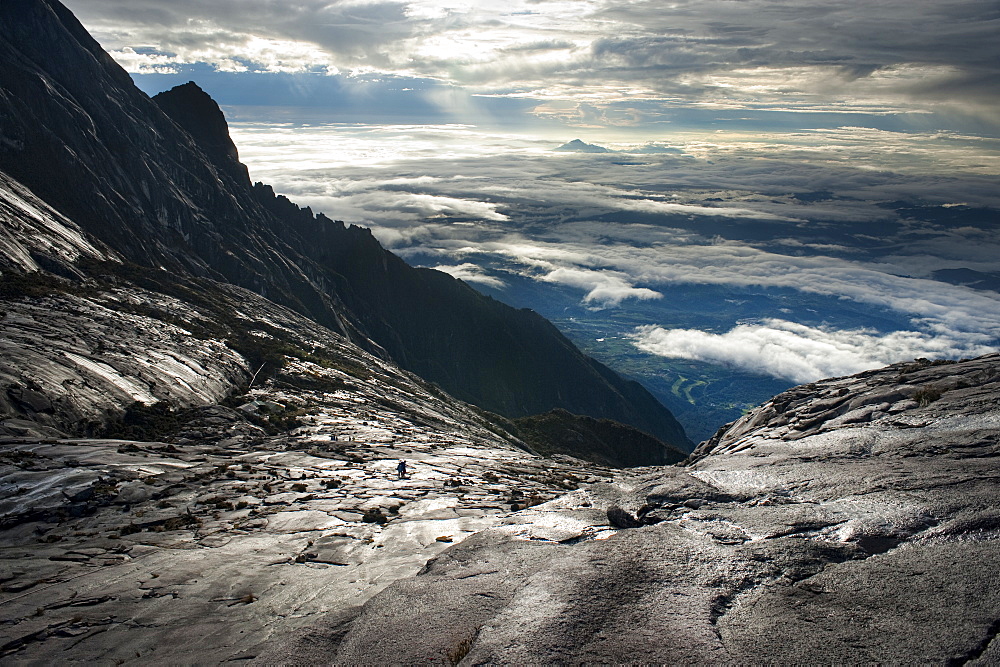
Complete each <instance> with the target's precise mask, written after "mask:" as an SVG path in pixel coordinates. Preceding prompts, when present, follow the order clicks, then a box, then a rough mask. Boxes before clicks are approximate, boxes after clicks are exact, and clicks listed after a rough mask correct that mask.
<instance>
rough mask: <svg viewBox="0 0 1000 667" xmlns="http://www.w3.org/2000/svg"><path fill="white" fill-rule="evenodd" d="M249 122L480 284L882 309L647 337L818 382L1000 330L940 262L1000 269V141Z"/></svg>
mask: <svg viewBox="0 0 1000 667" xmlns="http://www.w3.org/2000/svg"><path fill="white" fill-rule="evenodd" d="M231 116H236V117H237V118H238V117H239V111H238V110H234V112H233V113H231ZM233 136H234V139H235V141H236V143H237V145H238V146H239V148H240V153H241V158H242V159H243V160H244V161H245V162H246V163H248V165H249V166H250V169H251V173H252V175H253V177H254V178H255V179H259V180H263V181H265V182H268V183H271V184H272V185H274V187H275V189H276V190H277V191H278V192H281V193H283V194H286V195H288V196H289V197H290V198H291V199H292V200H293V201H296V202H297V203H299V204H300V205H310V206H311V207H312V208H313V209H314V210H317V211H323V212H324V213H326V214H327V215H328V216H330V217H332V218H336V219H342V220H345V221H348V222H352V223H356V224H360V225H364V226H368V227H371V228H372V229H373V230H374V232H375V234H376V235H377V237H378V238H379V239H380V240H381V241H382V243H383V244H384V245H386V246H387V247H389V248H391V249H392V250H393V251H394V252H396V253H397V254H400V255H401V256H403V257H404V258H418V259H419V260H420V261H422V262H423V263H424V264H426V265H428V266H433V267H434V268H437V269H439V270H442V271H446V272H448V273H450V274H452V275H453V276H455V277H458V278H461V279H463V280H465V281H468V282H470V283H471V284H473V285H475V284H479V285H482V286H486V287H490V288H492V289H498V290H502V289H504V287H505V286H506V285H507V284H508V283H509V282H510V280H511V279H512V278H514V277H517V278H520V279H523V278H528V279H530V280H533V281H536V282H538V283H540V284H542V283H544V284H551V285H555V286H560V287H565V288H569V289H572V290H576V291H578V294H579V300H580V302H581V303H582V304H583V305H585V306H586V307H588V308H592V309H629V308H630V307H632V304H639V303H655V302H657V301H659V300H662V299H664V298H666V295H668V294H669V293H670V291H671V290H675V289H682V288H683V287H684V286H685V285H716V286H724V287H731V288H733V289H737V288H747V287H757V288H760V289H763V290H785V291H786V292H789V291H790V292H791V293H799V294H802V295H818V296H821V297H825V298H829V299H832V300H836V301H841V302H850V303H854V304H861V305H863V306H864V307H866V308H869V309H872V310H873V311H877V312H879V313H881V314H882V315H880V317H879V325H878V326H862V327H858V326H857V323H856V322H853V323H847V322H846V321H843V322H842V321H838V318H837V315H836V313H835V309H831V312H830V313H829V317H825V314H824V313H815V312H805V311H798V310H796V309H795V308H794V307H792V308H791V309H790V310H789V313H787V314H785V315H783V316H782V317H781V318H778V317H773V316H770V317H769V316H763V315H762V316H761V317H760V318H758V319H757V320H755V321H738V322H737V321H733V322H731V323H730V326H729V328H728V330H698V329H692V328H690V327H680V326H676V325H675V324H674V323H671V322H666V321H649V322H647V323H645V324H643V325H641V326H638V327H637V328H633V329H632V330H630V331H626V332H622V333H623V334H624V335H626V336H628V337H630V339H631V340H632V341H633V344H634V345H635V347H636V349H637V350H640V351H642V352H645V353H648V354H652V355H660V356H663V357H673V358H682V359H693V360H699V361H706V362H710V363H718V364H725V365H727V366H731V367H735V368H740V369H743V370H745V371H748V372H753V373H760V374H768V375H771V376H774V377H780V378H784V379H787V380H791V381H794V382H807V381H811V380H815V379H819V378H821V377H827V376H835V375H844V374H849V373H854V372H858V371H861V370H865V369H869V368H875V367H879V366H883V365H885V364H888V363H892V362H895V361H902V360H909V359H913V358H915V357H929V358H956V357H967V356H975V355H979V354H983V353H986V352H989V351H993V350H996V349H997V345H998V339H1000V295H998V294H997V293H996V292H991V291H985V290H975V289H971V288H969V287H965V286H962V285H952V284H948V283H944V282H941V281H939V280H935V279H934V272H935V271H939V270H942V269H956V268H966V269H972V270H975V271H980V272H985V273H996V272H998V271H1000V263H998V260H997V258H998V257H1000V238H998V234H997V228H996V215H997V210H998V209H1000V190H997V188H996V187H995V174H996V173H997V171H998V167H1000V143H998V142H996V141H993V142H990V141H986V140H984V139H982V138H979V137H968V136H962V135H958V134H954V133H949V134H942V133H909V134H904V133H897V132H887V131H881V130H873V129H869V128H860V127H855V128H851V127H842V128H835V129H830V130H824V131H818V130H817V131H810V132H784V133H774V134H772V135H765V134H761V133H759V132H758V133H754V134H749V135H741V134H739V133H737V132H728V133H727V132H714V133H704V132H703V133H700V134H699V133H695V132H690V133H680V132H678V133H675V134H673V135H669V136H666V137H663V136H661V137H658V138H657V139H656V140H655V141H649V140H648V139H645V138H631V139H630V138H627V137H618V138H617V141H609V142H607V143H605V145H607V146H609V147H610V148H612V149H613V150H614V151H615V152H612V153H604V154H590V153H587V154H578V153H564V152H557V151H554V150H553V149H554V148H556V147H557V146H559V144H560V143H562V140H568V139H570V138H572V137H562V139H561V140H557V139H556V138H555V137H551V136H532V135H530V134H526V133H524V132H519V133H513V132H504V131H499V130H493V131H489V130H484V129H480V128H476V127H472V126H464V125H432V126H422V125H410V126H403V125H387V126H382V125H347V124H343V125H337V124H313V125H308V126H306V125H301V124H296V123H291V122H288V123H285V124H284V125H276V124H274V123H272V122H249V121H248V122H239V121H237V122H235V123H234V124H233ZM956 211H960V212H964V215H963V216H959V217H956V216H952V215H950V213H952V212H956ZM707 307H708V308H711V304H709V305H708V306H707ZM724 307H725V305H724V304H722V303H720V304H719V308H720V310H721V309H723V308H724ZM887 321H889V322H892V323H893V325H892V326H891V327H887V326H886V324H885V322H887Z"/></svg>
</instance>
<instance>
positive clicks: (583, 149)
mask: <svg viewBox="0 0 1000 667" xmlns="http://www.w3.org/2000/svg"><path fill="white" fill-rule="evenodd" d="M556 150H557V151H566V152H570V153H611V152H612V151H611V150H610V149H608V148H605V147H604V146H598V145H597V144H588V143H586V142H584V141H581V140H580V139H574V140H573V141H569V142H566V143H565V144H563V145H562V146H560V147H559V148H557V149H556Z"/></svg>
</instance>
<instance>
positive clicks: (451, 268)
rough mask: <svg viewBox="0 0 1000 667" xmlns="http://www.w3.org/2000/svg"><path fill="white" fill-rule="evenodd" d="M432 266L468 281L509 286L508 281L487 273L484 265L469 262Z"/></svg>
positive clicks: (500, 287)
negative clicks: (483, 267)
mask: <svg viewBox="0 0 1000 667" xmlns="http://www.w3.org/2000/svg"><path fill="white" fill-rule="evenodd" d="M431 268H432V269H436V270H437V271H442V272H444V273H447V274H448V275H450V276H454V277H455V278H458V279H459V280H464V281H465V282H467V283H478V284H480V285H486V286H487V287H493V288H496V289H503V288H504V287H506V286H507V283H505V282H504V281H502V280H500V279H499V278H497V277H496V276H491V275H489V274H487V273H486V272H485V271H484V270H483V269H482V267H479V266H477V265H475V264H472V263H469V262H466V263H464V264H455V265H453V264H439V265H438V266H432V267H431Z"/></svg>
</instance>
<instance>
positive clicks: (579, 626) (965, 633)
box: [326, 355, 1000, 664]
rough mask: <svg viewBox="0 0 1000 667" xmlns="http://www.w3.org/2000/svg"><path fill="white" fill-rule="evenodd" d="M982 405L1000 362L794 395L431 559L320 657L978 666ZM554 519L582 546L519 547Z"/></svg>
mask: <svg viewBox="0 0 1000 667" xmlns="http://www.w3.org/2000/svg"><path fill="white" fill-rule="evenodd" d="M998 399H1000V355H990V356H987V357H982V358H979V359H974V360H969V361H962V362H957V363H939V362H938V363H931V362H926V361H917V362H915V363H911V364H897V365H895V366H890V367H888V368H885V369H882V370H878V371H872V372H869V373H863V374H860V375H857V376H853V377H847V378H838V379H832V380H826V381H822V382H817V383H813V384H811V385H806V386H802V387H797V388H795V389H792V390H790V391H788V392H786V393H784V394H781V395H779V396H777V397H775V398H774V399H773V400H772V401H770V402H768V403H767V404H765V405H763V406H761V407H760V408H757V409H756V410H754V411H752V412H751V413H750V414H748V415H746V416H745V417H744V418H743V419H741V420H739V421H737V422H735V423H734V424H731V425H729V426H728V427H725V428H723V429H722V430H721V431H720V432H719V433H718V434H717V435H716V436H715V437H714V438H712V439H711V440H710V441H708V442H706V443H703V444H702V445H701V446H700V447H699V448H698V449H697V450H696V452H695V454H694V455H693V456H692V457H691V459H690V461H689V463H688V464H687V465H686V466H684V467H672V468H662V469H656V470H652V469H647V470H646V471H645V472H637V473H632V474H630V475H623V476H621V477H619V478H618V479H617V480H616V481H615V482H614V483H612V484H599V485H591V486H587V487H585V488H583V489H580V490H578V491H575V492H573V493H571V494H569V495H567V496H564V497H563V498H561V499H559V500H557V501H553V502H550V503H548V504H546V505H542V506H540V507H536V508H534V509H532V510H530V511H527V512H522V513H520V514H519V515H517V516H516V517H512V518H511V519H509V520H508V521H507V522H506V525H502V526H499V527H495V528H492V529H490V530H487V531H484V532H482V533H480V534H477V535H476V536H475V537H474V538H472V539H469V540H466V541H465V542H464V543H463V544H461V545H459V546H456V547H453V548H452V549H449V550H448V551H446V552H444V553H443V554H441V555H440V556H438V557H437V558H436V559H435V560H434V561H432V562H431V563H429V564H428V566H427V567H425V568H424V570H423V571H422V572H421V574H420V575H418V576H416V577H414V578H412V579H409V580H403V581H400V582H399V583H397V584H395V585H393V586H390V587H389V588H388V589H386V590H385V591H383V592H382V593H381V594H379V595H377V596H375V597H374V598H372V599H371V600H370V601H369V602H368V603H367V604H366V605H365V607H364V609H363V611H362V613H361V615H360V617H359V618H357V619H355V620H353V621H352V622H350V623H349V624H341V625H336V623H334V624H332V625H331V626H328V627H327V628H326V629H327V631H328V632H329V633H330V634H329V636H330V637H334V636H335V641H334V640H331V641H330V643H329V650H330V651H331V652H333V651H336V653H335V658H334V662H348V663H349V662H356V661H360V662H364V661H375V662H402V663H406V662H420V661H443V662H450V663H462V664H479V663H519V662H542V663H550V662H574V663H575V662H614V663H621V662H651V663H682V664H720V663H735V664H748V663H749V664H755V663H762V662H767V663H771V662H776V663H815V662H832V663H848V662H850V663H914V662H917V663H949V664H965V663H967V664H995V662H996V661H997V659H998V658H1000V642H997V641H994V640H995V637H996V635H997V631H998V628H1000V611H998V610H1000V586H998V584H1000V579H998V574H997V573H998V572H1000V548H998V546H1000V545H998V538H1000V514H998V512H997V509H996V508H997V506H998V502H1000V486H998V484H997V482H998V479H1000V472H998V471H1000V468H998V466H997V455H998V453H1000V407H998V406H1000V400H998ZM626 526H634V527H626ZM568 527H574V528H575V529H576V531H577V535H578V537H576V538H574V539H571V540H564V541H561V542H551V541H548V542H546V541H541V540H538V539H532V536H533V535H535V534H541V533H544V532H545V531H551V530H554V529H556V528H568ZM335 628H340V629H341V633H340V634H336V633H334V632H333V630H334V629H335ZM379 637H381V638H385V637H391V638H392V641H384V640H381V641H379V640H377V638H379Z"/></svg>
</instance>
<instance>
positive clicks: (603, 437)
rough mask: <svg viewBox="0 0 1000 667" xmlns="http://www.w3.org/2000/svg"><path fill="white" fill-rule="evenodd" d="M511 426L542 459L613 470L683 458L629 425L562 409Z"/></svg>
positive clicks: (518, 420)
mask: <svg viewBox="0 0 1000 667" xmlns="http://www.w3.org/2000/svg"><path fill="white" fill-rule="evenodd" d="M511 425H512V427H513V428H511V429H510V430H511V432H512V433H516V434H517V435H518V436H519V437H520V438H521V439H522V440H524V441H525V442H526V443H528V444H529V445H530V446H531V448H532V450H534V451H536V452H538V453H539V454H543V455H545V456H551V455H553V454H563V455H568V456H575V457H578V458H582V459H586V460H587V461H594V462H595V463H600V464H601V465H606V466H612V467H616V468H629V467H635V466H642V465H669V464H671V463H678V462H679V461H682V460H684V458H685V454H684V453H683V452H681V451H680V450H679V449H667V448H664V447H663V443H661V442H660V441H659V440H657V439H656V438H653V437H651V436H648V435H645V434H643V433H640V432H636V431H635V429H633V428H631V427H629V426H626V425H624V424H621V423H619V422H614V421H611V420H610V419H594V418H593V417H584V416H581V415H573V414H570V413H569V412H566V411H565V410H552V411H551V412H546V413H545V414H541V415H533V416H530V417H520V418H518V419H514V420H513V422H512V424H511ZM657 459H659V460H657Z"/></svg>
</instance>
